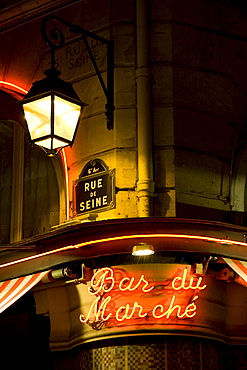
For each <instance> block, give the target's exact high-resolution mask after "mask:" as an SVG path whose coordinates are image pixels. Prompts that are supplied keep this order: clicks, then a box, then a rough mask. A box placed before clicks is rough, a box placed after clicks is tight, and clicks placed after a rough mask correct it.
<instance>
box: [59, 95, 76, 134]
mask: <svg viewBox="0 0 247 370" xmlns="http://www.w3.org/2000/svg"><path fill="white" fill-rule="evenodd" d="M80 112H81V106H80V105H77V104H75V103H71V102H69V101H67V100H64V99H62V98H60V97H58V96H55V97H54V135H57V136H59V137H61V138H64V139H66V140H69V141H72V140H73V137H74V134H75V130H76V126H77V123H78V120H79V116H80Z"/></svg>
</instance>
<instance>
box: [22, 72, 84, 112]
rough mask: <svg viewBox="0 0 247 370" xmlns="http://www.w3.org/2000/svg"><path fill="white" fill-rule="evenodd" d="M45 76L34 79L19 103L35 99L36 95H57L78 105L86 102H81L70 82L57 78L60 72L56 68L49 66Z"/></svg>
mask: <svg viewBox="0 0 247 370" xmlns="http://www.w3.org/2000/svg"><path fill="white" fill-rule="evenodd" d="M44 73H45V75H46V77H45V78H43V79H42V80H39V81H35V82H34V83H33V84H32V87H31V89H30V90H29V91H28V93H27V94H26V95H25V97H24V99H23V100H22V101H21V104H22V105H23V104H25V103H28V102H30V101H33V100H34V99H37V98H38V97H39V98H40V97H42V96H48V95H58V96H60V97H61V98H63V99H66V100H69V101H71V102H73V103H76V104H78V105H80V106H83V107H84V106H86V105H87V104H86V103H83V102H82V101H81V100H80V98H79V96H78V95H77V93H76V92H75V90H74V88H73V86H72V84H71V83H70V82H66V81H64V80H62V79H61V78H59V77H58V76H60V74H61V72H60V71H59V70H58V69H56V68H50V69H48V70H46V71H45V72H44Z"/></svg>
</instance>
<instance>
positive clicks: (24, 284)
mask: <svg viewBox="0 0 247 370" xmlns="http://www.w3.org/2000/svg"><path fill="white" fill-rule="evenodd" d="M48 272H49V271H43V272H38V273H36V274H33V275H28V276H23V277H19V278H16V279H12V280H7V281H3V282H0V313H1V312H3V311H4V310H6V308H8V307H9V306H11V305H12V304H13V303H14V302H16V301H17V300H18V299H19V298H21V297H22V296H23V295H24V294H25V293H27V292H28V291H29V290H30V289H32V287H34V285H36V284H37V283H38V282H39V281H40V280H41V279H42V278H43V277H44V276H45V275H47V274H48Z"/></svg>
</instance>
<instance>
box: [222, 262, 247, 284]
mask: <svg viewBox="0 0 247 370" xmlns="http://www.w3.org/2000/svg"><path fill="white" fill-rule="evenodd" d="M223 260H224V261H225V262H226V263H227V264H228V266H230V267H231V268H232V269H233V270H234V271H235V272H236V273H237V274H238V275H239V276H240V278H241V280H240V279H235V281H236V282H237V283H239V284H242V285H245V286H247V262H246V261H240V260H234V259H231V258H225V257H223Z"/></svg>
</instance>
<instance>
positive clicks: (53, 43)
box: [41, 15, 114, 130]
mask: <svg viewBox="0 0 247 370" xmlns="http://www.w3.org/2000/svg"><path fill="white" fill-rule="evenodd" d="M50 20H53V21H54V20H55V21H58V22H60V23H62V24H64V25H66V26H67V27H68V28H69V32H71V33H75V34H78V35H81V36H82V40H83V42H84V44H85V46H86V50H87V52H88V55H89V59H90V60H91V62H92V64H93V67H94V70H95V72H96V75H97V77H98V79H99V82H100V85H101V87H102V89H103V92H104V94H105V96H106V105H105V108H106V113H105V115H106V119H107V128H108V129H109V130H110V129H112V128H113V111H114V105H113V101H114V93H113V89H114V83H113V77H114V53H113V50H114V49H113V42H112V41H110V40H107V39H105V38H103V37H101V36H99V35H96V34H94V33H92V32H90V31H87V30H85V29H84V28H82V27H81V26H79V25H75V24H73V23H70V22H68V21H66V20H65V19H62V18H60V17H57V16H55V15H48V16H46V17H45V18H44V19H43V20H42V23H41V34H42V37H43V39H44V41H45V42H46V43H47V44H48V45H49V46H50V48H51V52H52V68H54V64H55V63H54V51H55V49H59V48H62V47H63V46H64V43H65V37H64V35H63V33H62V31H61V30H60V29H58V28H54V29H52V30H51V31H50V37H48V35H47V32H46V25H47V22H48V21H50ZM88 37H91V38H93V39H94V40H97V41H99V42H100V43H102V44H105V45H106V46H107V83H106V84H105V82H104V80H103V78H102V75H101V73H100V70H99V68H98V65H97V63H96V60H95V58H94V56H93V53H92V50H91V48H90V46H89V43H88V40H87V38H88Z"/></svg>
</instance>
